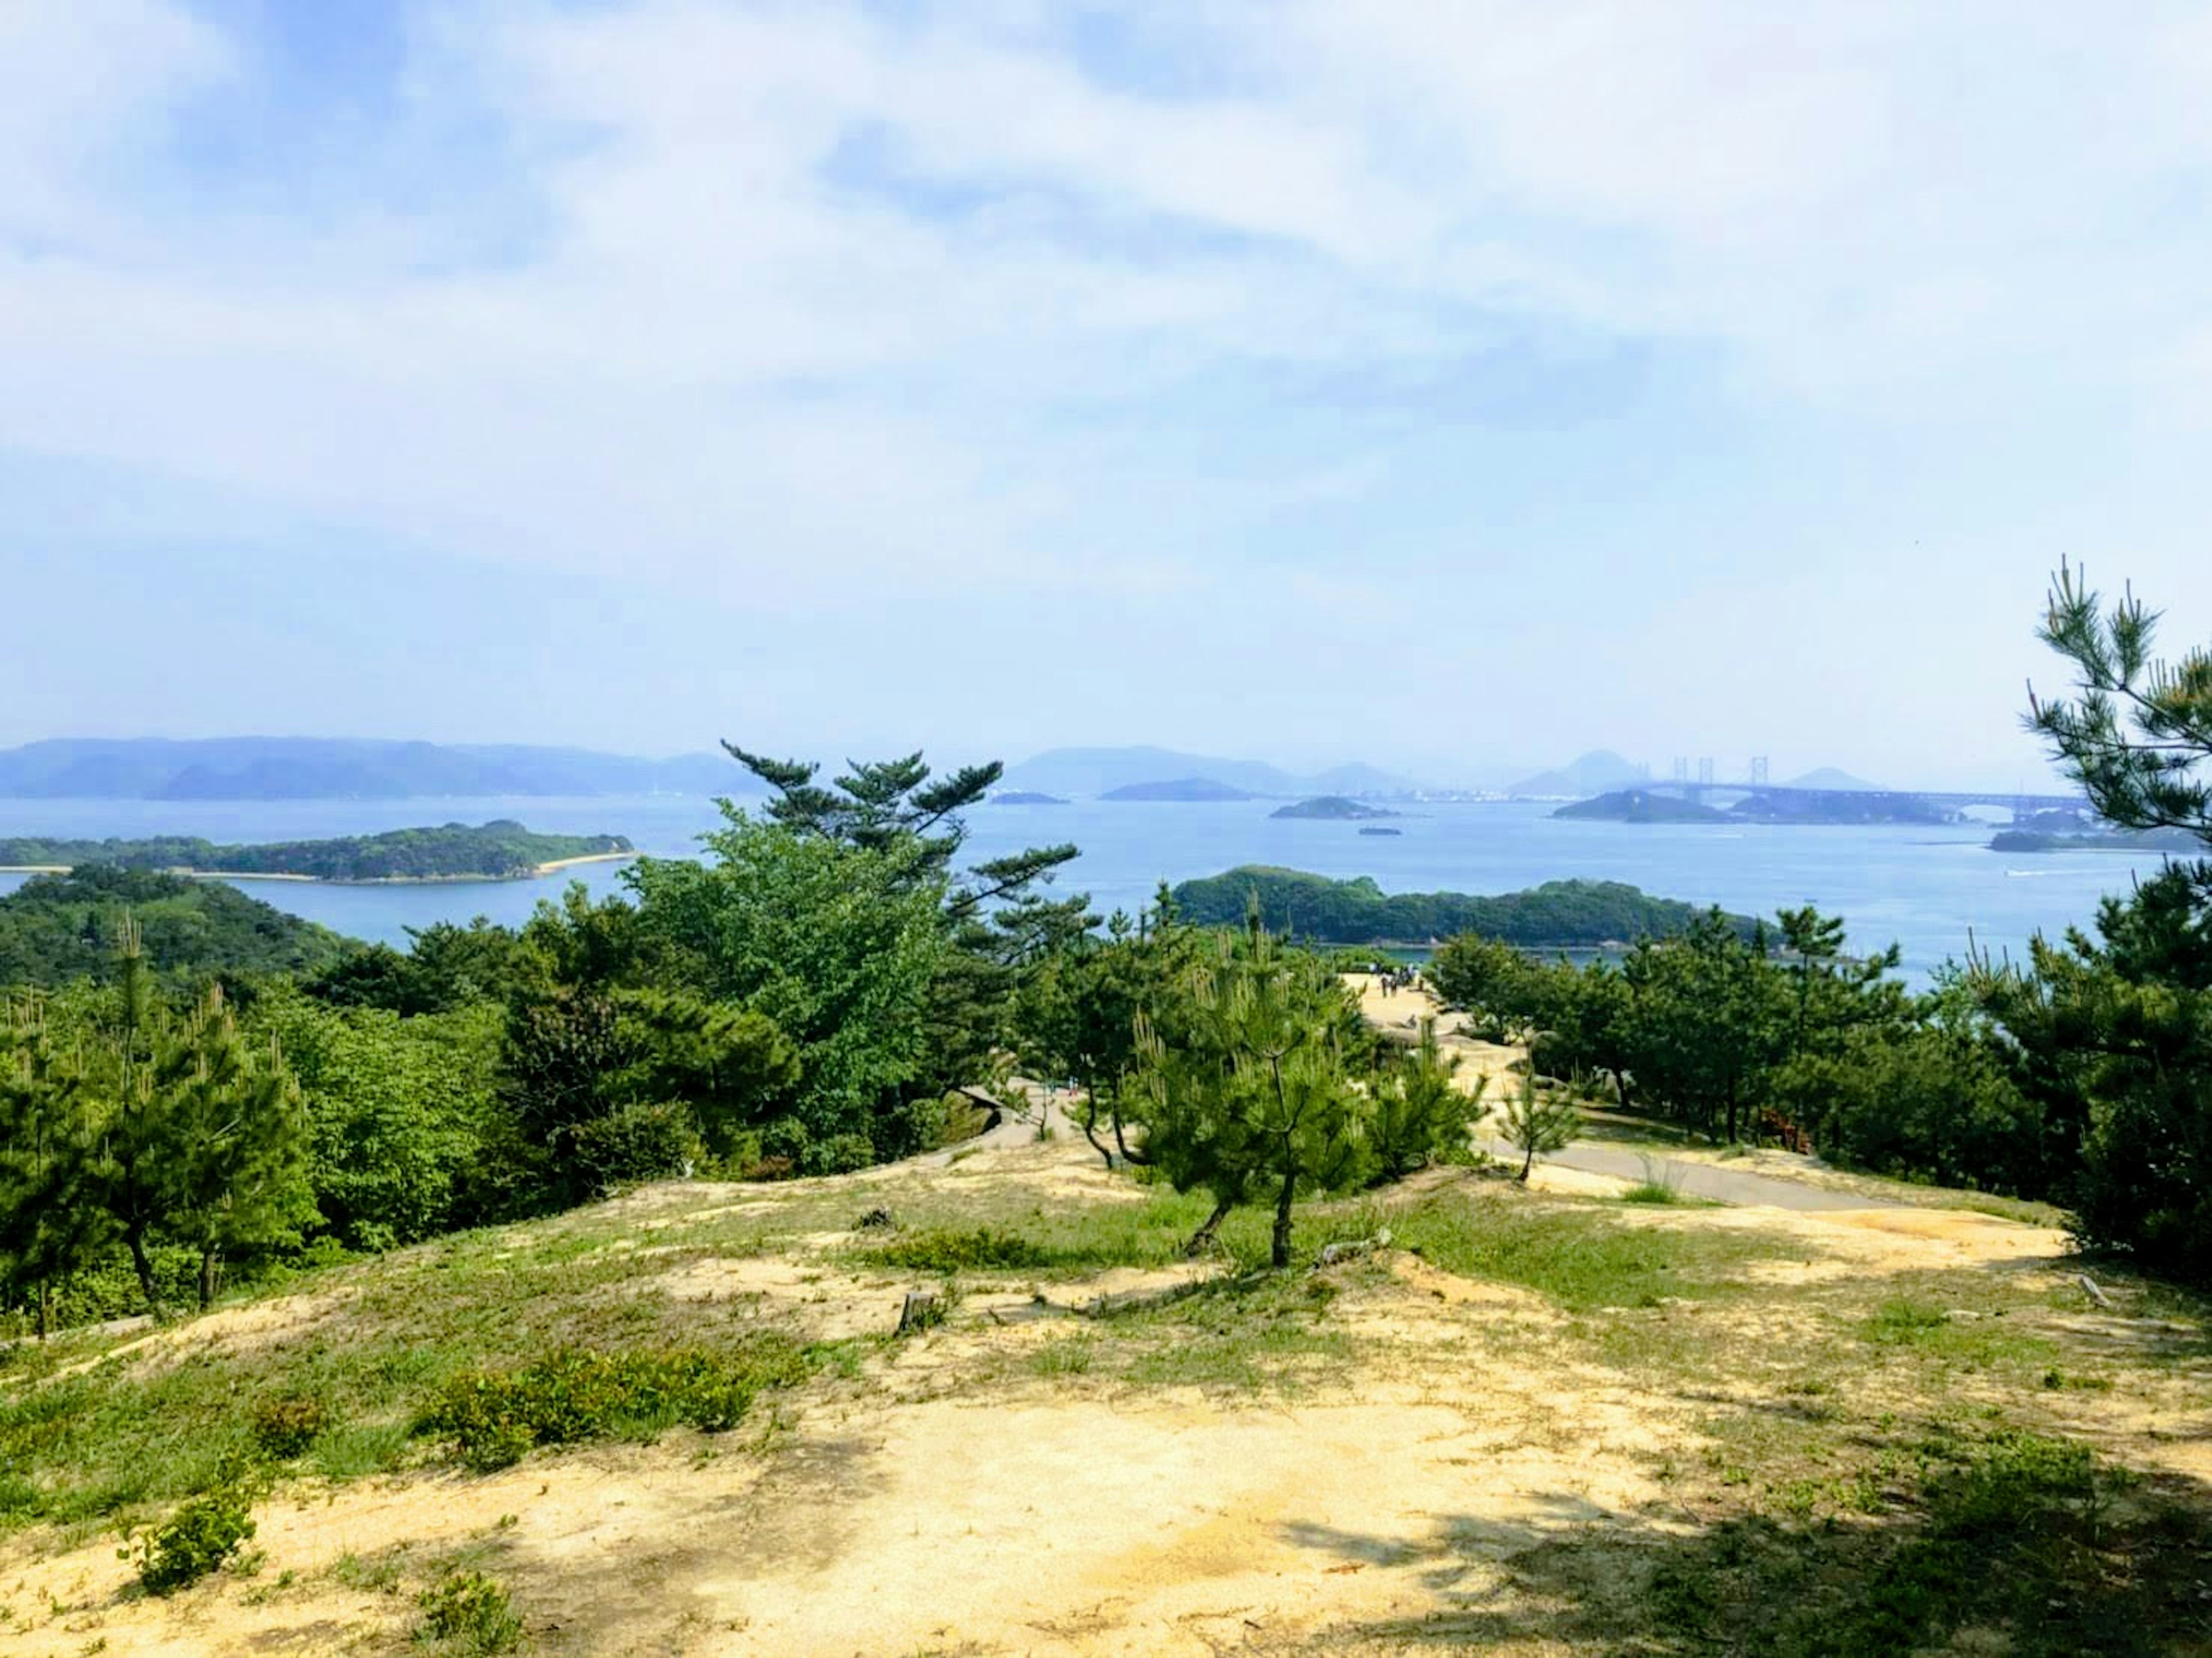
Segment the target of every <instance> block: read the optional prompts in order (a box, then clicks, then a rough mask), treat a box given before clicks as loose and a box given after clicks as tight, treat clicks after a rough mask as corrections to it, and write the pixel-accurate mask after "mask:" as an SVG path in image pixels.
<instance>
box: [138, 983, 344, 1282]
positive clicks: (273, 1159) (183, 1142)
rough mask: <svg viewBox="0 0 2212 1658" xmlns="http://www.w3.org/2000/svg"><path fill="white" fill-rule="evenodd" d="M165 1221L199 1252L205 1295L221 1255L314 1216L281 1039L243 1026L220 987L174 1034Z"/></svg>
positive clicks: (290, 1238)
mask: <svg viewBox="0 0 2212 1658" xmlns="http://www.w3.org/2000/svg"><path fill="white" fill-rule="evenodd" d="M166 1036H167V1040H166V1042H165V1044H164V1046H165V1048H166V1050H167V1054H166V1059H167V1065H166V1073H167V1076H168V1077H169V1078H171V1079H172V1080H171V1088H170V1091H169V1094H168V1096H167V1099H166V1100H165V1101H164V1102H163V1112H164V1117H165V1119H166V1121H164V1123H163V1125H162V1127H163V1133H162V1141H163V1148H162V1167H161V1171H160V1173H161V1198H162V1227H163V1230H165V1231H166V1232H167V1233H168V1234H169V1235H170V1236H173V1237H174V1238H175V1239H176V1240H177V1241H178V1242H180V1243H184V1244H186V1245H188V1246H190V1247H191V1248H193V1249H194V1250H196V1251H197V1253H198V1255H199V1275H198V1284H199V1304H200V1307H201V1309H202V1310H203V1311H204V1310H205V1309H206V1308H207V1307H208V1305H209V1304H210V1303H211V1302H212V1301H213V1300H214V1299H215V1292H216V1270H217V1267H218V1266H219V1265H220V1263H221V1262H222V1260H223V1258H224V1257H225V1256H227V1255H234V1254H238V1253H239V1252H240V1251H242V1250H246V1249H250V1248H259V1247H262V1246H264V1245H268V1244H271V1243H283V1242H295V1241H296V1240H297V1239H298V1237H299V1233H300V1227H301V1224H302V1223H304V1222H307V1221H309V1220H312V1219H313V1218H314V1204H313V1198H312V1196H311V1195H310V1192H309V1187H308V1181H307V1133H308V1131H307V1116H306V1113H305V1110H304V1108H302V1106H301V1100H300V1090H299V1085H298V1084H296V1083H295V1081H294V1080H293V1079H292V1076H291V1073H290V1072H289V1071H288V1070H287V1069H286V1068H285V1066H284V1060H283V1054H280V1053H279V1052H278V1051H277V1050H276V1047H275V1045H274V1044H273V1043H272V1044H270V1046H268V1047H266V1048H258V1049H257V1048H254V1047H253V1046H252V1045H251V1044H250V1043H248V1042H246V1039H245V1038H244V1037H243V1036H242V1035H240V1032H239V1029H238V1023H237V1021H236V1020H235V1019H234V1018H233V1017H232V1016H231V1011H230V1009H229V1007H228V1005H226V1004H225V1003H224V1000H223V996H222V988H221V987H215V988H213V989H210V991H209V992H208V993H207V996H206V998H205V999H204V1000H203V1001H202V1002H201V1003H200V1005H198V1006H197V1007H196V1008H194V1009H193V1010H192V1011H191V1015H190V1016H189V1017H186V1018H185V1019H182V1020H179V1021H177V1022H175V1023H173V1025H172V1027H171V1028H170V1029H169V1030H168V1031H167V1033H166Z"/></svg>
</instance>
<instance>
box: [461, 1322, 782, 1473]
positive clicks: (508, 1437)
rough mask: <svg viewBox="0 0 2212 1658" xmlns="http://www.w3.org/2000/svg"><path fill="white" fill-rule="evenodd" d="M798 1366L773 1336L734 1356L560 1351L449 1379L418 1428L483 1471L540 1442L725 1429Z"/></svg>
mask: <svg viewBox="0 0 2212 1658" xmlns="http://www.w3.org/2000/svg"><path fill="white" fill-rule="evenodd" d="M806 1369H807V1363H806V1357H805V1353H804V1352H803V1351H801V1350H800V1349H799V1348H798V1347H797V1346H795V1345H793V1344H791V1343H789V1342H787V1341H784V1340H781V1339H773V1338H763V1339H760V1340H757V1341H756V1342H754V1343H753V1344H751V1345H749V1346H747V1347H745V1348H744V1349H742V1350H740V1351H737V1352H735V1353H714V1352H708V1351H703V1350H701V1349H696V1348H687V1349H676V1350H672V1351H638V1352H617V1353H607V1352H601V1351H595V1350H592V1349H590V1348H580V1347H563V1348H560V1349H557V1350H556V1351H553V1352H550V1353H548V1354H547V1355H546V1356H545V1357H543V1358H541V1359H538V1360H537V1361H536V1362H535V1363H532V1364H529V1365H526V1366H525V1367H524V1368H523V1369H521V1370H507V1371H476V1372H471V1373H469V1374H466V1375H463V1376H457V1377H455V1378H454V1379H453V1381H452V1382H450V1383H449V1384H448V1385H447V1388H445V1390H444V1392H443V1393H442V1394H441V1395H440V1396H439V1398H438V1400H437V1401H436V1403H435V1405H433V1406H431V1408H430V1409H429V1410H428V1412H426V1413H425V1414H424V1415H423V1417H422V1422H421V1430H422V1432H424V1433H427V1434H430V1435H433V1436H436V1437H438V1438H441V1439H444V1440H447V1441H450V1442H452V1443H453V1447H454V1451H455V1455H458V1456H459V1459H460V1461H461V1462H462V1463H463V1464H464V1465H465V1467H470V1468H472V1469H475V1470H477V1472H479V1473H483V1472H489V1470H492V1469H495V1468H503V1467H507V1466H508V1465H509V1464H511V1463H513V1462H516V1461H520V1459H521V1458H522V1457H524V1456H526V1455H528V1454H529V1453H530V1452H531V1451H532V1450H534V1449H536V1448H538V1447H540V1446H545V1445H568V1444H576V1443H580V1442H583V1441H586V1440H591V1439H603V1438H607V1437H610V1436H632V1437H639V1438H651V1437H653V1436H656V1435H658V1434H659V1433H660V1432H661V1431H663V1430H665V1429H668V1428H671V1427H673V1426H675V1425H676V1424H679V1423H682V1424H689V1425H690V1426H691V1427H694V1428H696V1429H698V1430H700V1431H701V1432H702V1433H721V1432H726V1431H727V1430H729V1429H732V1428H734V1427H735V1426H737V1424H738V1422H739V1421H740V1420H742V1419H743V1418H744V1414H745V1412H746V1411H747V1410H749V1409H750V1407H751V1405H752V1402H753V1400H754V1399H755V1398H756V1397H757V1395H758V1394H760V1393H761V1392H762V1391H763V1389H764V1388H783V1387H789V1386H790V1385H792V1384H793V1382H798V1381H800V1380H801V1379H803V1378H804V1377H805V1374H806Z"/></svg>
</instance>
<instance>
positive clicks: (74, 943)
mask: <svg viewBox="0 0 2212 1658" xmlns="http://www.w3.org/2000/svg"><path fill="white" fill-rule="evenodd" d="M126 912H127V913H128V914H129V915H130V916H131V920H133V921H134V922H135V923H136V925H137V928H138V932H139V935H140V938H141V940H142V947H143V950H144V951H145V957H146V962H147V964H148V966H149V969H150V970H151V971H153V972H154V973H155V974H157V975H161V976H162V977H164V978H168V979H176V980H183V981H190V982H193V983H201V982H204V981H207V980H209V979H211V978H215V977H222V978H225V979H227V980H232V981H235V980H236V979H237V978H238V977H239V976H240V975H269V974H281V973H305V972H312V971H313V970H315V969H318V968H321V967H325V966H327V965H328V964H330V963H334V962H336V961H337V960H338V959H339V958H340V957H343V955H345V953H346V951H347V949H348V945H347V943H346V941H345V940H344V939H343V938H339V937H338V935H337V933H335V932H330V931H328V930H327V929H325V928H323V927H319V926H315V925H314V924H313V922H310V921H303V920H300V919H299V918H298V917H297V916H293V915H287V914H284V913H283V911H282V910H279V909H275V908H271V907H270V906H269V905H267V904H264V903H263V902H260V901H259V900H258V899H255V898H249V897H247V896H246V895H245V894H244V893H242V892H240V891H239V890H237V889H236V888H235V887H233V886H230V885H228V884H226V883H224V882H222V881H193V880H187V879H185V878H183V877H181V876H174V875H154V874H148V873H145V872H139V871H135V870H124V869H116V868H112V867H102V866H94V867H89V868H86V869H82V870H79V871H77V872H75V873H73V874H70V875H43V876H39V877H37V878H33V879H32V880H29V881H26V882H25V883H24V884H22V885H21V887H19V888H17V889H16V890H15V891H13V892H11V893H9V894H8V895H6V896H4V897H0V986H7V985H17V986H32V985H38V986H46V987H54V986H59V985H65V984H68V983H70V982H71V981H74V980H77V979H96V980H102V981H106V980H110V979H112V977H113V976H114V974H115V970H116V959H117V958H116V942H117V940H118V938H120V937H121V934H122V928H123V920H124V917H125V914H126Z"/></svg>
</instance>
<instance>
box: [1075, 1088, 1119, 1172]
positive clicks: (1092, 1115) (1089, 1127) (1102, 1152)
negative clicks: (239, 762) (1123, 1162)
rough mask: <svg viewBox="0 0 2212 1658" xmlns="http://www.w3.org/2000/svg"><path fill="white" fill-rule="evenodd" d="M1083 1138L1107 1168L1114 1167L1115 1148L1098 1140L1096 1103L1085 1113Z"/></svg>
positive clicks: (1086, 1109)
mask: <svg viewBox="0 0 2212 1658" xmlns="http://www.w3.org/2000/svg"><path fill="white" fill-rule="evenodd" d="M1083 1138H1084V1139H1086V1140H1089V1141H1090V1142H1091V1150H1092V1151H1096V1152H1097V1154H1098V1157H1099V1159H1100V1161H1101V1162H1103V1163H1105V1165H1106V1166H1107V1168H1109V1169H1111V1168H1113V1166H1114V1151H1113V1148H1112V1147H1110V1146H1109V1145H1107V1144H1106V1142H1105V1141H1103V1140H1102V1139H1099V1138H1098V1107H1097V1104H1096V1103H1095V1102H1094V1103H1092V1104H1091V1105H1090V1106H1089V1107H1087V1108H1085V1111H1084V1113H1083Z"/></svg>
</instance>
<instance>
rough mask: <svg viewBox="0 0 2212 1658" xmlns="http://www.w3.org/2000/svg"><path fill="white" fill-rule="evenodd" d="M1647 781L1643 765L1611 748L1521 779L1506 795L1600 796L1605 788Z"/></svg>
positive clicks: (1647, 777)
mask: <svg viewBox="0 0 2212 1658" xmlns="http://www.w3.org/2000/svg"><path fill="white" fill-rule="evenodd" d="M1649 780H1650V774H1649V773H1648V772H1647V771H1646V770H1645V769H1644V768H1643V767H1642V766H1635V765H1631V764H1630V763H1629V762H1627V761H1626V760H1624V759H1622V758H1621V757H1620V756H1619V755H1617V754H1615V753H1614V752H1613V750H1611V749H1592V750H1590V751H1589V753H1588V754H1585V755H1583V756H1581V757H1580V758H1578V759H1577V760H1573V761H1571V762H1569V763H1567V764H1566V765H1564V766H1561V767H1559V768H1558V769H1557V770H1555V771H1540V772H1538V773H1537V774H1535V775H1534V777H1524V778H1522V780H1520V781H1519V782H1517V783H1516V784H1514V785H1513V786H1511V787H1510V788H1508V789H1507V790H1506V791H1505V792H1506V793H1508V794H1521V795H1537V796H1546V795H1562V794H1571V795H1577V796H1581V795H1590V794H1603V793H1605V792H1606V791H1607V790H1608V789H1618V788H1624V787H1626V786H1629V785H1632V784H1635V783H1642V782H1647V781H1649Z"/></svg>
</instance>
